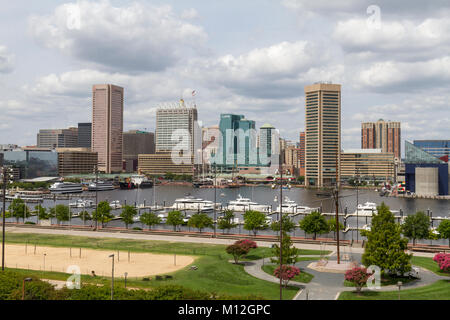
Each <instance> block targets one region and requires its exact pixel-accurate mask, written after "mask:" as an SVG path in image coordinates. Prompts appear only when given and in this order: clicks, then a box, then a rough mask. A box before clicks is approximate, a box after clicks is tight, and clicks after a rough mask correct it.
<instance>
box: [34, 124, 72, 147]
mask: <svg viewBox="0 0 450 320" xmlns="http://www.w3.org/2000/svg"><path fill="white" fill-rule="evenodd" d="M77 145H78V129H77V128H69V129H41V130H39V133H38V134H37V147H38V148H45V149H55V148H75V147H77Z"/></svg>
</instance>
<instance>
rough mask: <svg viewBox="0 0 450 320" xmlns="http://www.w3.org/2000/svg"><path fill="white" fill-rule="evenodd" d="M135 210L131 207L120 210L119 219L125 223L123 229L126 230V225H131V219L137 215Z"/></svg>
mask: <svg viewBox="0 0 450 320" xmlns="http://www.w3.org/2000/svg"><path fill="white" fill-rule="evenodd" d="M137 214H138V213H137V210H136V208H135V207H133V206H129V205H126V206H124V207H123V208H122V212H121V213H120V217H121V218H122V221H123V223H125V227H126V228H127V229H128V225H130V224H133V222H134V220H133V218H134V217H135V216H136V215H137Z"/></svg>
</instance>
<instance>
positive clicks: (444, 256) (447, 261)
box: [433, 253, 450, 272]
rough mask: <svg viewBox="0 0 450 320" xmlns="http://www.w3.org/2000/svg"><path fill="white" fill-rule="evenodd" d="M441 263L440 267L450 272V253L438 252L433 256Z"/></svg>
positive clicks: (443, 270)
mask: <svg viewBox="0 0 450 320" xmlns="http://www.w3.org/2000/svg"><path fill="white" fill-rule="evenodd" d="M433 260H434V261H436V262H437V263H438V265H439V269H441V271H442V272H450V254H449V253H438V254H436V255H435V256H434V258H433Z"/></svg>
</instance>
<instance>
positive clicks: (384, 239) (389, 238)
mask: <svg viewBox="0 0 450 320" xmlns="http://www.w3.org/2000/svg"><path fill="white" fill-rule="evenodd" d="M377 211H378V213H376V214H374V215H373V217H372V226H371V230H370V231H367V232H366V234H367V244H366V247H365V250H364V254H363V255H362V263H363V264H364V265H365V266H366V267H368V266H371V265H375V266H378V267H379V268H380V269H381V274H382V275H384V274H385V272H386V271H387V272H389V273H397V272H400V273H402V274H404V273H405V272H408V271H410V270H411V263H410V260H411V255H409V254H407V253H406V252H405V251H406V249H407V248H408V239H407V238H403V237H402V236H401V228H400V226H399V225H398V224H397V223H396V222H395V217H394V215H393V214H392V212H391V211H390V210H389V207H388V206H386V205H385V204H384V202H383V203H382V204H381V205H380V206H379V207H377Z"/></svg>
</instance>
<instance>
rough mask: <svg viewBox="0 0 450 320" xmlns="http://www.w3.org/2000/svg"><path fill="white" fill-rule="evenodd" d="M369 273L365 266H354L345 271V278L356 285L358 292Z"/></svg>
mask: <svg viewBox="0 0 450 320" xmlns="http://www.w3.org/2000/svg"><path fill="white" fill-rule="evenodd" d="M370 275H371V274H370V273H368V272H367V269H366V268H361V267H355V268H353V269H350V270H347V271H346V272H345V280H347V281H349V282H352V283H353V284H354V285H355V286H356V289H357V291H358V292H360V291H361V288H362V287H363V286H364V285H365V284H366V283H367V279H368V278H369V277H370Z"/></svg>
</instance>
